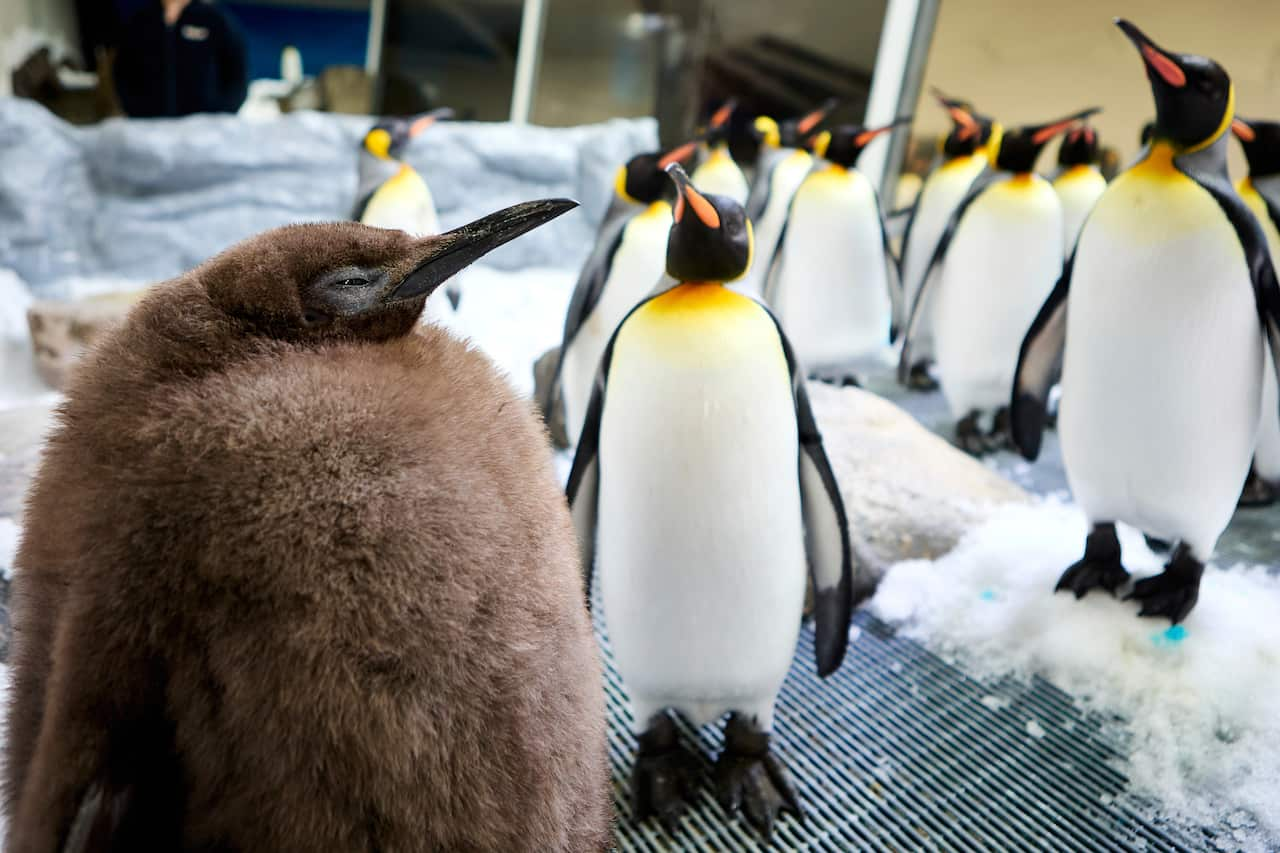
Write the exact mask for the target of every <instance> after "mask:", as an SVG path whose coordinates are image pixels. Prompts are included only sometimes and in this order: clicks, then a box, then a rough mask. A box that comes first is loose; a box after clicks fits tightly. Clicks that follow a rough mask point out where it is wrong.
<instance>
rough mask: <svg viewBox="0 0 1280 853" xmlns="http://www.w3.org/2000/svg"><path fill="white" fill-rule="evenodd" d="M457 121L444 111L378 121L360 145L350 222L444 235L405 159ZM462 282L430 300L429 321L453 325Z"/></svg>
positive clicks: (423, 186) (428, 196)
mask: <svg viewBox="0 0 1280 853" xmlns="http://www.w3.org/2000/svg"><path fill="white" fill-rule="evenodd" d="M448 118H453V110H451V109H449V108H448V107H442V108H441V109H438V110H432V111H431V112H429V113H424V114H423V115H420V116H417V117H416V118H412V119H409V118H398V117H391V118H385V119H382V120H381V121H379V122H378V123H377V124H376V125H374V126H373V127H372V128H370V130H369V132H368V133H366V134H365V135H364V138H363V139H362V140H361V141H360V166H359V177H358V183H357V186H356V199H357V200H356V206H355V209H354V211H353V212H352V214H351V218H352V219H354V220H355V221H356V222H360V223H363V224H365V225H372V226H373V227H375V228H394V229H398V230H400V231H407V232H409V233H410V234H412V235H414V236H416V237H425V236H427V235H428V234H438V233H440V218H439V216H438V215H437V214H436V203H435V199H434V198H433V197H432V195H431V190H430V189H429V188H428V187H427V182H426V181H424V180H423V179H422V176H421V175H420V174H418V172H417V170H416V169H414V168H413V167H412V166H410V165H409V164H408V163H405V162H404V161H403V160H402V159H401V158H402V157H403V156H404V151H405V149H406V148H408V147H409V143H410V142H411V141H413V140H414V139H416V138H417V137H418V136H420V135H421V134H422V133H423V132H425V131H426V130H427V129H428V128H430V127H431V126H432V125H433V124H435V123H436V122H438V121H441V120H443V119H448ZM461 293H462V292H461V290H460V289H459V288H458V283H457V281H450V282H449V283H448V284H447V285H445V287H444V288H442V289H441V290H440V291H439V292H438V293H437V294H435V295H434V296H433V297H432V298H431V299H429V300H427V310H426V314H425V316H426V318H427V319H428V320H432V321H445V322H447V321H449V320H451V319H452V318H453V314H454V311H456V310H457V307H458V302H459V300H460V298H461Z"/></svg>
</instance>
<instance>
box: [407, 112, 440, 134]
mask: <svg viewBox="0 0 1280 853" xmlns="http://www.w3.org/2000/svg"><path fill="white" fill-rule="evenodd" d="M435 123H436V117H435V116H423V117H422V118H420V119H418V120H417V121H415V122H414V123H413V124H411V125H409V136H410V137H411V138H412V137H414V136H417V135H418V134H419V133H422V132H423V131H424V130H426V129H427V128H429V127H431V125H433V124H435Z"/></svg>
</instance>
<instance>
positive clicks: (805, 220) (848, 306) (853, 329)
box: [772, 171, 892, 368]
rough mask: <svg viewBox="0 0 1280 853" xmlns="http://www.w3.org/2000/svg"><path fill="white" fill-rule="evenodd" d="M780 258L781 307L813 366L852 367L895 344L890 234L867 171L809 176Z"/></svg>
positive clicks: (777, 298) (777, 292) (803, 357)
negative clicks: (882, 222)
mask: <svg viewBox="0 0 1280 853" xmlns="http://www.w3.org/2000/svg"><path fill="white" fill-rule="evenodd" d="M780 263H781V269H780V270H779V272H778V282H777V284H776V286H775V289H774V292H773V294H772V297H773V302H774V308H775V309H776V311H777V313H778V317H779V319H780V320H781V321H782V325H783V328H785V329H786V330H787V337H788V338H790V340H791V343H792V345H793V346H794V347H795V349H796V353H797V354H798V355H799V357H800V361H801V363H803V364H804V365H805V367H807V368H816V367H824V366H834V365H842V364H847V363H848V362H850V361H853V360H855V359H857V358H859V357H862V356H866V355H869V354H871V353H874V352H875V351H876V350H878V349H879V348H880V347H883V346H885V345H886V344H887V343H888V342H889V325H890V322H891V313H892V305H891V303H890V301H889V291H888V281H887V275H888V269H887V267H886V259H885V253H884V238H883V235H882V233H881V230H880V216H879V213H878V212H877V210H876V201H875V193H874V192H873V191H872V188H871V183H870V182H869V181H868V180H867V179H866V178H864V177H863V176H862V175H860V174H859V173H857V172H856V171H848V172H843V173H838V172H833V171H825V172H815V173H814V174H812V175H810V176H809V178H808V179H807V180H806V181H805V182H804V184H803V186H801V187H800V190H799V191H798V192H797V193H796V197H795V201H794V202H793V203H792V206H791V219H790V222H789V224H788V225H787V237H786V241H785V243H784V245H783V247H782V257H781V259H780Z"/></svg>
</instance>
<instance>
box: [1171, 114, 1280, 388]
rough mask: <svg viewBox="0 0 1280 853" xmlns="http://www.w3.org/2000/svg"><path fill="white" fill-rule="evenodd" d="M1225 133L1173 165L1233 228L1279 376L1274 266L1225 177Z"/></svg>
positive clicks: (1279, 315)
mask: <svg viewBox="0 0 1280 853" xmlns="http://www.w3.org/2000/svg"><path fill="white" fill-rule="evenodd" d="M1227 136H1229V134H1224V135H1223V136H1222V137H1221V138H1219V139H1218V140H1217V142H1215V143H1214V144H1213V145H1210V146H1209V147H1208V148H1205V149H1203V150H1201V151H1197V152H1195V153H1193V154H1187V155H1184V156H1182V157H1175V158H1174V161H1173V165H1174V166H1175V167H1176V168H1177V169H1178V170H1179V171H1181V172H1182V173H1183V174H1184V175H1186V176H1187V177H1188V178H1190V179H1191V180H1193V181H1195V182H1196V183H1197V184H1199V185H1200V186H1201V187H1203V188H1204V189H1205V191H1206V192H1208V193H1209V195H1211V196H1213V198H1214V201H1216V202H1218V206H1219V207H1221V208H1222V212H1223V213H1225V214H1226V215H1227V219H1228V220H1230V222H1231V225H1232V227H1234V228H1235V230H1236V237H1237V238H1238V239H1239V240H1240V247H1241V248H1242V249H1243V250H1244V259H1245V264H1246V265H1247V266H1248V267H1249V279H1250V280H1251V281H1252V282H1253V296H1254V301H1255V302H1256V304H1257V306H1258V318H1259V319H1260V320H1261V321H1262V329H1263V333H1264V334H1265V335H1266V337H1267V342H1268V343H1269V344H1270V346H1271V360H1272V363H1273V364H1275V367H1276V374H1277V377H1278V378H1280V283H1277V281H1276V271H1275V267H1274V266H1273V265H1272V261H1271V253H1270V252H1269V250H1268V249H1267V236H1266V234H1264V233H1263V231H1262V226H1261V225H1260V224H1259V223H1258V220H1257V217H1255V216H1254V215H1253V212H1252V211H1250V210H1249V207H1248V205H1246V204H1245V203H1244V200H1243V199H1242V198H1240V196H1239V195H1237V194H1236V191H1235V188H1234V187H1232V186H1231V179H1230V178H1228V177H1227V158H1226V137H1227ZM1267 211H1268V213H1270V214H1271V216H1272V218H1273V219H1274V218H1275V216H1276V211H1275V208H1274V206H1273V205H1272V204H1271V202H1270V201H1268V202H1267Z"/></svg>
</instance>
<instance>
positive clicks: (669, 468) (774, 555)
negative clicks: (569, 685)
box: [596, 312, 807, 728]
mask: <svg viewBox="0 0 1280 853" xmlns="http://www.w3.org/2000/svg"><path fill="white" fill-rule="evenodd" d="M761 316H762V317H763V312H761ZM763 319H764V321H765V322H769V321H768V318H767V317H763ZM628 331H629V330H628V329H624V330H623V332H622V334H621V335H620V337H619V342H618V344H617V345H616V348H615V356H614V363H613V366H612V368H611V370H610V375H609V386H608V387H609V392H608V396H607V398H606V405H605V410H604V413H603V420H602V423H601V426H600V457H599V458H600V493H599V504H598V507H599V508H598V521H597V540H596V541H597V562H596V571H597V576H598V577H599V580H600V583H601V591H602V594H603V600H604V613H605V620H606V624H607V628H608V632H609V638H610V642H611V644H612V647H613V651H614V655H615V657H616V659H617V663H618V669H619V671H620V672H621V674H622V678H623V681H624V683H625V684H626V687H627V691H628V693H629V694H630V696H631V699H632V703H633V706H634V708H635V712H636V715H637V725H638V726H640V727H641V728H643V726H644V724H645V723H646V722H647V718H648V716H649V715H651V714H653V713H656V712H657V711H658V710H661V709H662V708H666V707H674V708H676V709H678V710H680V711H681V712H682V713H684V714H686V715H688V716H689V717H690V718H691V719H692V720H694V721H695V722H697V723H699V724H701V723H705V722H710V721H712V720H714V719H716V718H718V717H719V716H720V715H722V714H724V713H726V712H728V711H743V712H747V713H754V715H755V716H757V717H758V718H759V719H760V722H761V723H762V724H763V725H765V726H766V727H767V725H768V723H769V721H770V715H771V713H772V706H773V701H774V698H775V697H776V695H777V692H778V690H779V688H780V687H781V685H782V682H783V679H784V678H785V676H786V672H787V669H788V667H789V666H790V663H791V659H792V656H793V654H794V651H795V645H796V637H797V634H798V632H799V627H800V618H801V611H802V609H803V603H804V589H805V576H806V571H807V569H806V563H805V554H804V533H803V526H802V522H801V513H800V494H799V484H798V474H797V465H798V462H797V460H798V439H797V430H796V422H795V409H794V405H793V402H792V398H791V391H790V379H789V376H788V374H787V370H786V365H785V361H784V359H783V357H782V354H781V351H780V347H778V346H776V345H775V346H773V347H766V346H760V345H759V340H752V339H751V337H750V336H742V337H738V338H734V337H715V336H712V337H710V338H707V339H702V340H698V339H694V340H690V341H688V342H687V344H688V345H687V346H681V347H680V348H679V349H678V350H674V349H673V348H671V347H670V344H671V342H670V341H669V340H667V341H665V342H664V344H665V348H666V353H665V354H664V353H663V352H661V351H659V350H658V349H656V348H648V347H646V346H645V344H644V343H643V342H637V341H634V340H633V341H627V340H626V339H625V336H626V335H627V333H628Z"/></svg>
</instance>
